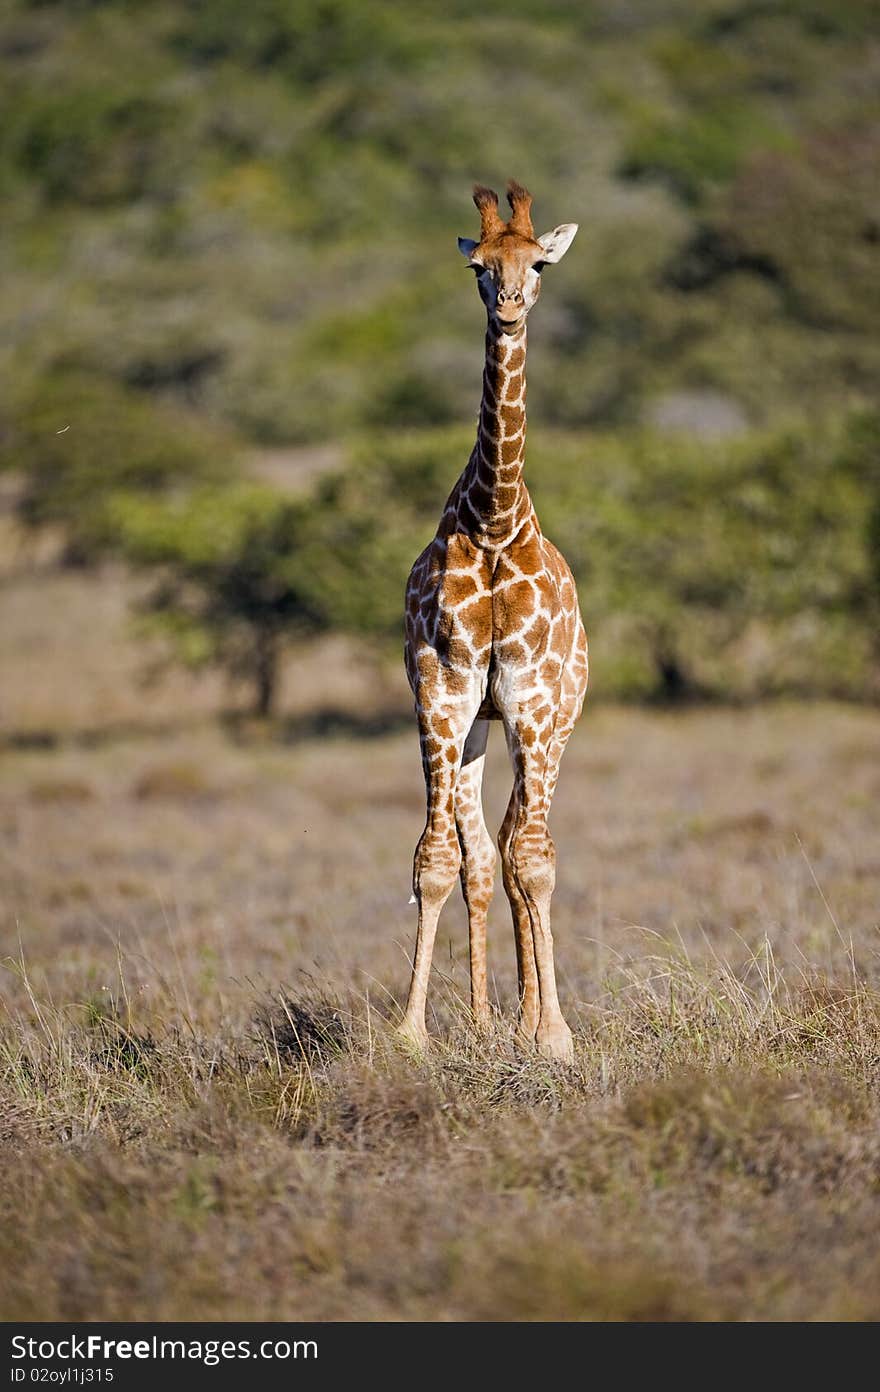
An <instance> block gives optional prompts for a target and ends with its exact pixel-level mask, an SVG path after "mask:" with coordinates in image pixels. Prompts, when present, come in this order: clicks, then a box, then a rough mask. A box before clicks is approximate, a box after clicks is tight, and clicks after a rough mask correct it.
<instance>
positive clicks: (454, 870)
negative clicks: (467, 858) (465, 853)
mask: <svg viewBox="0 0 880 1392" xmlns="http://www.w3.org/2000/svg"><path fill="white" fill-rule="evenodd" d="M460 869H461V847H460V846H459V844H458V838H457V837H456V836H454V835H453V836H449V835H448V834H447V833H438V832H432V831H430V830H428V831H425V833H424V834H423V836H422V838H421V840H420V841H419V844H418V846H417V847H416V853H415V858H414V861H413V890H414V892H415V894H416V896H417V898H419V899H420V900H421V901H422V902H423V903H425V902H427V903H436V902H437V901H438V900H439V901H440V902H441V903H443V902H444V901H445V900H446V899H447V898H448V896H449V893H450V891H451V889H452V886H453V885H454V884H455V881H456V879H457V878H458V873H459V870H460Z"/></svg>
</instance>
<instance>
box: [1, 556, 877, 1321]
mask: <svg viewBox="0 0 880 1392" xmlns="http://www.w3.org/2000/svg"><path fill="white" fill-rule="evenodd" d="M46 583H49V582H48V580H47V581H46ZM52 583H53V584H54V583H56V581H55V580H53V582H52ZM57 583H58V584H59V585H60V584H66V583H68V582H67V581H62V580H57ZM72 583H73V584H74V589H75V588H76V586H77V585H80V584H82V585H83V586H85V585H86V584H87V582H86V581H85V580H83V581H82V582H79V581H77V582H72ZM7 598H8V597H7ZM20 603H21V596H20V593H18V595H17V596H16V595H13V596H12V597H11V599H9V604H10V605H11V610H12V611H13V612H14V613H15V614H18V615H19V618H21V614H22V613H23V611H22V610H21V608H20ZM75 604H76V600H75V597H74V609H73V611H72V612H73V613H75V612H76V609H75ZM16 606H19V607H16ZM4 612H5V613H6V614H7V615H8V613H9V612H10V610H9V608H7V609H6V610H4ZM30 612H31V616H32V622H33V624H34V625H35V627H34V628H33V629H32V631H31V634H30V641H31V642H32V645H34V646H36V645H38V642H39V632H40V630H39V623H40V622H41V613H42V611H41V609H40V605H39V603H37V604H35V605H34V606H32V608H31V611H30ZM0 617H2V615H0ZM44 617H45V616H44ZM68 617H70V615H68ZM47 624H48V620H47ZM0 628H2V631H3V633H4V637H3V640H2V642H3V652H2V656H3V658H4V665H5V666H6V668H7V670H9V672H10V673H11V675H12V680H11V682H10V683H8V684H7V686H6V689H5V693H4V695H5V699H6V701H7V702H8V703H9V705H11V706H13V707H14V718H13V719H12V720H11V722H9V723H8V724H7V726H6V728H7V732H11V733H13V734H14V733H15V732H16V731H18V732H19V733H21V731H22V730H26V729H27V728H31V729H32V730H37V729H38V728H43V727H44V726H45V727H46V728H51V730H52V731H53V732H54V733H53V738H52V740H50V741H43V742H42V745H41V742H40V741H39V740H36V739H35V740H32V741H30V742H28V741H27V740H26V739H25V740H22V739H17V740H15V739H14V740H11V741H7V747H6V751H5V753H4V755H3V763H4V776H3V779H2V785H0V902H2V905H3V908H2V931H3V934H4V941H5V943H6V948H5V951H6V953H7V954H8V956H7V961H6V965H5V969H4V970H3V972H2V975H0V1013H2V1017H3V1018H2V1022H0V1024H2V1028H0V1136H2V1142H3V1143H2V1147H0V1272H2V1275H0V1290H2V1296H0V1314H2V1315H3V1317H5V1318H7V1319H23V1318H27V1317H30V1318H62V1319H86V1318H105V1319H106V1318H115V1319H128V1318H131V1319H138V1318H157V1319H163V1318H187V1317H191V1318H199V1317H206V1318H223V1317H243V1318H248V1317H251V1318H253V1317H275V1318H285V1317H289V1318H309V1317H312V1318H319V1319H334V1318H335V1319H399V1318H404V1319H450V1318H453V1319H454V1318H460V1319H461V1318H464V1319H467V1318H477V1319H489V1320H498V1319H548V1318H560V1319H718V1318H729V1319H765V1318H773V1319H778V1318H791V1319H876V1318H878V1317H880V1256H878V1250H880V1249H878V1243H877V1232H878V1220H880V1141H878V1137H880V1088H878V1077H880V1070H878V1064H880V1009H878V994H877V991H878V986H880V970H878V957H877V945H878V939H877V927H878V915H877V905H878V889H880V855H878V847H877V839H876V804H877V797H878V793H880V719H878V716H877V714H876V713H875V712H871V711H867V710H857V709H852V708H844V707H840V706H837V707H835V706H829V705H822V706H818V705H817V706H777V707H773V708H767V709H756V710H751V711H703V712H698V711H694V712H690V713H689V714H687V715H684V716H671V715H663V714H659V713H645V712H628V711H620V710H613V709H608V708H597V709H595V710H592V711H589V712H588V714H587V716H586V717H585V720H584V722H583V724H582V726H581V727H580V729H579V731H578V733H577V735H576V736H575V739H574V741H573V743H572V747H571V750H570V752H569V754H568V755H567V756H566V764H565V767H564V771H563V778H562V781H561V784H560V789H559V793H558V795H557V801H556V806H555V809H554V831H555V835H556V839H557V843H558V847H559V863H560V876H559V889H558V892H557V896H556V900H555V914H556V917H555V929H556V936H557V940H558V949H559V962H560V975H561V991H562V994H563V998H564V1004H565V1007H566V1009H567V1012H568V1014H569V1017H570V1018H571V1020H572V1023H573V1024H574V1025H575V1027H576V1036H577V1057H576V1063H575V1066H574V1067H573V1068H571V1069H565V1068H560V1067H557V1066H553V1065H550V1064H548V1063H546V1062H543V1061H541V1060H540V1059H537V1058H527V1057H523V1056H522V1055H520V1054H518V1053H517V1051H516V1050H515V1048H514V1046H513V1043H512V1039H511V1029H510V1025H511V1018H512V1011H513V1006H514V998H515V974H514V960H513V947H512V941H511V934H510V929H509V926H508V922H507V915H506V905H505V903H504V899H503V895H502V894H501V893H500V891H499V895H498V897H497V899H496V902H495V904H494V905H493V910H492V918H491V921H490V951H491V965H492V969H493V971H494V978H493V992H494V998H495V1001H496V1005H497V1007H498V1020H497V1025H496V1028H495V1030H494V1032H493V1034H492V1035H491V1037H489V1038H487V1039H480V1038H476V1037H474V1036H473V1035H472V1033H471V1032H470V1029H469V1027H468V1023H467V1015H466V1011H465V1010H464V1008H463V999H464V998H465V997H466V993H467V979H466V942H465V936H464V919H463V914H462V911H461V907H460V904H459V903H458V902H457V900H456V902H454V903H453V902H451V903H450V905H449V907H448V909H447V911H446V913H445V915H444V919H443V920H442V922H441V932H440V938H439V941H438V947H437V957H436V962H437V972H436V974H435V979H434V989H433V992H432V1011H433V1018H432V1021H431V1027H432V1032H433V1034H434V1037H435V1041H436V1042H435V1046H434V1048H433V1050H432V1052H431V1055H430V1057H429V1058H426V1059H423V1060H415V1059H412V1058H410V1057H408V1056H406V1055H403V1054H401V1053H399V1052H398V1050H397V1049H396V1048H395V1047H394V1045H393V1042H392V1039H391V1036H390V1031H389V1023H391V1022H393V1020H394V1019H395V1018H396V1016H397V1012H398V1010H399V1002H400V1000H401V998H402V996H403V993H404V991H405V987H406V981H407V973H408V966H407V955H408V952H409V951H410V948H411V943H412V933H413V927H414V923H413V919H412V917H411V915H412V910H411V909H409V908H407V904H406V901H407V898H408V895H409V884H408V876H409V862H410V857H411V853H412V847H413V843H414V841H415V838H416V836H417V834H418V831H419V828H420V817H421V776H420V771H419V767H418V759H417V753H416V746H415V739H414V735H413V733H412V731H410V730H407V731H404V732H402V733H399V734H393V733H392V734H388V735H384V736H381V737H376V738H370V739H367V738H359V739H356V738H353V737H350V736H344V735H338V736H337V737H335V738H320V739H319V738H314V737H308V738H307V737H303V735H302V732H303V731H304V730H307V729H308V721H307V720H306V719H305V713H306V712H307V708H308V705H307V703H308V700H309V698H310V696H311V698H312V700H313V705H318V706H320V705H333V704H336V698H335V695H334V693H333V691H332V690H331V691H329V692H328V691H327V687H326V682H327V680H328V677H327V674H328V671H330V670H331V667H330V666H328V667H326V668H324V669H321V670H318V671H315V670H314V669H312V670H309V669H308V667H307V666H305V665H303V667H301V668H300V670H299V672H298V673H296V674H295V675H296V678H297V685H296V698H295V699H296V702H298V703H300V704H299V706H295V705H291V707H290V708H289V711H288V718H286V719H285V720H282V721H281V722H279V724H278V726H277V727H274V728H272V729H269V730H262V731H261V730H250V731H248V730H245V729H243V728H241V727H235V728H231V729H230V728H228V727H226V726H224V724H223V723H222V722H220V721H217V720H216V718H215V717H214V716H212V714H211V709H212V708H211V707H210V706H209V707H208V708H207V709H206V708H204V707H202V708H201V709H200V704H199V703H200V702H202V701H203V700H206V699H207V698H206V697H204V696H203V694H202V693H201V692H197V693H196V696H195V698H194V700H191V701H190V703H189V704H187V703H186V701H185V700H184V699H183V697H182V693H183V691H184V687H183V685H181V686H180V687H179V688H178V689H176V694H175V695H174V696H173V698H172V697H162V696H161V694H160V695H156V696H154V697H151V699H152V700H155V702H157V703H159V704H154V705H153V706H150V707H149V709H147V710H146V711H141V712H140V717H141V718H140V719H138V714H139V713H138V710H137V707H136V700H135V696H134V694H133V692H134V688H133V687H131V686H130V684H129V685H126V684H125V683H122V685H121V686H120V690H119V692H118V693H117V694H116V695H115V696H114V698H113V701H112V702H111V703H110V711H111V714H112V719H111V718H110V715H108V721H109V723H110V724H113V722H114V721H115V720H117V718H118V721H119V724H118V725H116V728H115V733H113V732H112V731H111V732H110V733H109V734H107V733H106V732H105V737H103V738H102V737H100V735H101V726H100V718H99V713H100V711H101V709H102V705H101V701H102V696H101V691H102V690H103V689H104V688H103V687H101V686H100V685H99V686H96V685H95V682H94V680H93V677H94V671H95V670H96V668H95V665H94V664H91V665H90V663H89V662H87V663H85V665H84V666H83V668H82V669H78V670H77V677H76V680H74V681H71V680H68V681H67V683H66V684H65V683H64V682H62V681H61V680H60V669H61V667H62V665H63V663H64V661H65V660H69V654H70V650H71V649H70V644H71V643H72V642H73V637H72V636H71V639H70V643H69V644H68V648H67V649H64V647H63V645H62V648H61V655H60V656H59V653H58V651H56V648H55V647H54V646H53V644H52V639H51V634H50V636H49V637H47V638H46V642H47V643H48V644H49V647H48V649H47V650H46V659H45V665H46V666H47V668H48V669H50V670H52V669H53V664H54V665H55V668H56V669H57V671H56V676H57V677H58V680H54V681H52V682H51V683H49V684H48V685H47V686H46V687H45V689H44V688H41V689H40V691H39V692H36V693H35V702H36V703H37V704H38V705H39V703H40V702H41V703H42V705H41V706H40V710H41V714H40V717H39V720H34V721H32V723H31V725H30V726H28V712H27V700H26V697H27V691H26V679H25V677H24V676H23V675H22V673H23V672H29V671H31V670H32V669H31V668H29V667H28V666H27V663H24V665H23V666H22V665H20V664H18V662H17V661H16V654H17V653H20V652H21V651H22V648H21V644H22V638H23V628H22V626H21V623H18V626H16V625H14V624H12V625H9V626H5V625H0ZM111 628H112V626H111ZM114 631H115V630H114ZM59 641H60V640H59ZM114 641H115V640H114ZM109 646H110V647H112V644H110V645H109ZM86 650H87V651H88V650H89V649H88V644H86ZM93 651H94V654H95V659H96V663H97V662H98V659H99V658H100V662H101V663H104V664H105V666H104V667H102V668H101V670H102V671H107V670H109V669H110V668H111V667H112V661H111V659H110V658H109V656H108V653H107V652H106V651H104V652H103V653H102V652H101V650H100V645H99V644H98V642H97V639H96V640H94V648H93ZM65 652H67V657H66V658H65V656H64V653H65ZM6 659H10V661H9V662H6ZM597 660H598V656H597ZM339 661H340V662H341V661H342V658H341V655H339ZM98 665H100V663H99V664H98ZM90 674H91V675H90ZM371 680H372V679H371ZM364 681H365V682H366V678H365V679H364ZM352 689H353V690H354V691H355V696H354V705H353V707H350V709H351V712H352V716H354V715H355V714H356V713H357V709H358V698H357V688H352ZM325 693H326V695H325ZM37 697H39V702H37ZM375 699H376V701H377V702H378V695H376V696H375ZM162 701H165V702H166V704H165V705H162V704H161V702H162ZM126 703H127V704H126ZM341 704H342V708H343V712H344V710H345V704H344V702H343V703H341ZM377 709H378V705H377ZM213 710H214V711H216V705H215V706H214V707H213ZM84 713H85V714H84ZM300 714H302V720H301V721H300V723H299V724H296V720H298V719H299V717H300ZM292 720H293V721H294V724H293V727H292V726H291V721H292ZM377 728H378V724H377ZM90 731H91V732H92V733H89V732H90ZM496 733H497V732H496ZM294 735H295V736H296V737H293V736H294ZM490 755H491V756H492V757H491V768H490V773H489V779H488V788H487V803H488V806H489V810H490V820H491V821H492V822H493V823H494V824H497V823H498V822H499V821H500V817H501V812H502V810H503V804H504V801H505V798H506V792H507V786H508V774H507V771H506V768H505V760H504V756H503V750H502V747H501V742H500V740H497V739H493V741H492V746H491V748H490Z"/></svg>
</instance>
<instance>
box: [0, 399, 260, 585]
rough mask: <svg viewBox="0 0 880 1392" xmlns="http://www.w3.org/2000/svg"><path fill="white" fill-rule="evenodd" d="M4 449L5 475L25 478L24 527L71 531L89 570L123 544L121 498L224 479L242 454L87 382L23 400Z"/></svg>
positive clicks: (159, 409)
mask: <svg viewBox="0 0 880 1392" xmlns="http://www.w3.org/2000/svg"><path fill="white" fill-rule="evenodd" d="M3 440H4V444H3V449H2V454H0V466H2V467H4V468H6V469H14V470H17V471H19V472H20V474H21V479H22V492H21V495H20V500H19V512H20V516H21V518H22V520H23V521H24V522H25V523H26V524H27V525H29V526H38V525H44V524H46V523H56V524H60V525H62V526H63V527H64V528H65V531H66V534H67V537H68V543H69V550H70V553H71V555H72V556H73V557H74V558H76V559H77V560H80V561H85V560H90V559H93V558H94V557H96V556H97V555H99V554H100V553H101V552H102V551H104V550H106V549H107V548H108V547H112V546H113V545H114V544H115V532H114V522H113V516H112V509H111V507H110V504H111V502H112V500H113V498H114V497H115V496H116V494H118V493H127V494H128V493H133V492H146V493H150V492H155V491H156V490H167V489H172V488H175V487H181V486H184V487H188V486H191V484H192V483H193V481H194V480H198V479H205V480H207V479H219V478H222V477H223V476H224V475H225V474H227V473H228V472H229V471H230V470H231V468H232V465H233V460H234V453H235V448H236V446H235V442H234V441H233V440H230V438H229V437H228V436H224V435H223V434H222V433H221V432H220V431H219V430H216V429H214V428H211V427H209V426H207V425H205V424H204V423H202V422H200V421H198V420H197V419H194V418H193V417H192V416H191V415H189V414H187V413H183V412H181V411H179V410H174V409H173V408H171V407H170V406H167V405H165V404H161V403H156V402H154V401H153V400H151V399H150V398H148V397H145V396H143V395H141V394H139V393H136V392H133V391H127V390H125V389H124V388H122V387H119V386H116V385H115V384H113V383H111V382H106V381H104V380H102V379H100V378H94V377H89V376H79V375H59V376H54V377H47V378H45V379H43V380H41V381H40V382H39V384H38V386H37V387H36V388H34V389H33V390H31V391H29V392H24V393H22V394H21V395H20V396H19V398H18V400H17V401H16V402H15V403H14V404H13V405H12V406H11V407H10V408H9V411H8V415H7V416H6V420H5V422H4V431H3Z"/></svg>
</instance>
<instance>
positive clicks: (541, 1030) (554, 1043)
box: [535, 1020, 574, 1063]
mask: <svg viewBox="0 0 880 1392" xmlns="http://www.w3.org/2000/svg"><path fill="white" fill-rule="evenodd" d="M535 1043H536V1044H537V1046H538V1053H539V1054H542V1055H543V1056H544V1058H551V1059H556V1060H557V1061H558V1062H559V1063H574V1040H573V1038H572V1034H571V1030H570V1029H569V1028H568V1025H567V1024H566V1023H565V1021H564V1020H559V1021H557V1022H555V1023H554V1024H552V1025H539V1026H538V1032H537V1034H536V1035H535Z"/></svg>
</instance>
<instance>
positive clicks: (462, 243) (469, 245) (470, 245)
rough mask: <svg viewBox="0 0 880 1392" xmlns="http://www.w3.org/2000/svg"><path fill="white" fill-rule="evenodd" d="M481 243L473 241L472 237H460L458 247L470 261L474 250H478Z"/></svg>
mask: <svg viewBox="0 0 880 1392" xmlns="http://www.w3.org/2000/svg"><path fill="white" fill-rule="evenodd" d="M479 245H480V243H479V242H474V241H472V240H471V238H470V237H459V239H458V249H459V251H460V252H461V254H462V256H464V257H465V258H466V259H467V260H468V261H470V259H471V257H472V256H473V254H474V252H475V251H476V249H477V247H478V246H479Z"/></svg>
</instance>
